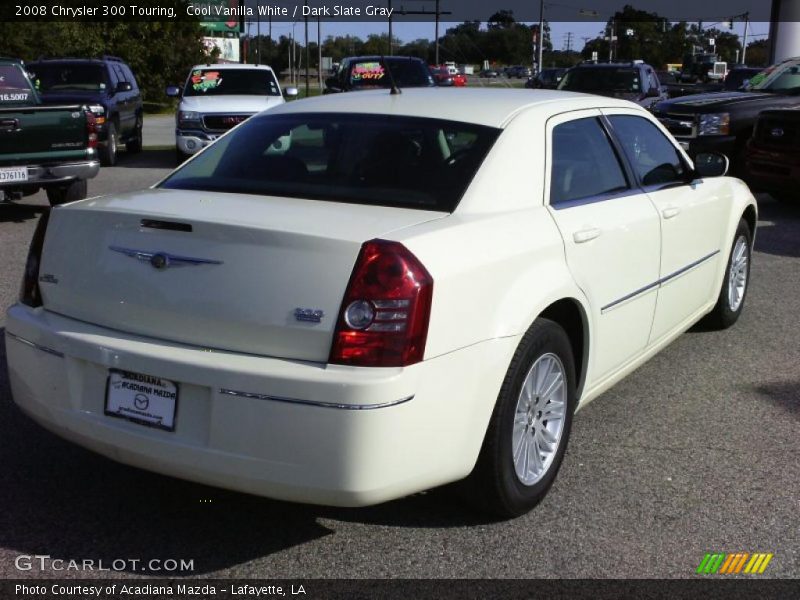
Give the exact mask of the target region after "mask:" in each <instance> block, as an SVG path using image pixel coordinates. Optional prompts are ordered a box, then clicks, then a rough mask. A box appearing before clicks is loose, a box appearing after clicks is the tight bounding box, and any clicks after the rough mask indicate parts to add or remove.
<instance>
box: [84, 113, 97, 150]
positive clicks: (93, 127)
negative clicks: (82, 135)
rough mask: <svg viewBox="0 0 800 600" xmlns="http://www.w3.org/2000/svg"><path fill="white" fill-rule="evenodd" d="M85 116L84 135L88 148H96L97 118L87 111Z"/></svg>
mask: <svg viewBox="0 0 800 600" xmlns="http://www.w3.org/2000/svg"><path fill="white" fill-rule="evenodd" d="M85 114H86V135H87V137H88V140H89V143H88V147H89V148H97V117H95V116H94V113H92V112H89V111H88V110H87V111H86V112H85Z"/></svg>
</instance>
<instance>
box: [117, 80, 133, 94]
mask: <svg viewBox="0 0 800 600" xmlns="http://www.w3.org/2000/svg"><path fill="white" fill-rule="evenodd" d="M132 89H133V86H132V85H131V84H130V82H128V81H120V82H119V83H118V84H117V87H116V89H115V90H114V91H115V92H130V91H131V90H132Z"/></svg>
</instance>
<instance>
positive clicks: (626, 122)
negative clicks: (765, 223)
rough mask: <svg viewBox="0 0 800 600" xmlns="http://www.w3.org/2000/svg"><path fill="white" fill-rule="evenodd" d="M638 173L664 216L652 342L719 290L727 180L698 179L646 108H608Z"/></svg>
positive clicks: (684, 320)
mask: <svg viewBox="0 0 800 600" xmlns="http://www.w3.org/2000/svg"><path fill="white" fill-rule="evenodd" d="M604 112H605V113H606V116H607V118H608V120H609V122H610V124H611V129H612V132H613V134H614V135H615V137H616V138H617V139H618V141H619V144H620V146H622V148H623V151H624V152H625V154H626V156H627V157H628V160H629V161H630V163H631V166H632V167H633V170H634V176H635V177H636V179H637V182H638V183H639V185H640V186H641V187H642V189H643V190H644V191H645V192H646V193H647V195H648V196H649V197H650V199H651V200H652V202H653V204H654V205H655V207H656V209H657V210H658V213H659V219H660V222H661V268H660V270H659V289H658V304H657V307H656V315H655V319H654V320H653V330H652V333H651V336H650V343H656V342H658V340H660V339H661V338H663V337H664V336H665V335H667V334H669V333H670V332H672V331H674V330H675V329H676V328H679V327H682V326H683V325H684V323H685V322H686V321H687V319H689V318H691V317H692V316H693V315H695V314H696V313H697V311H698V310H700V308H702V307H703V306H704V305H706V304H707V303H708V302H709V300H710V299H711V298H713V297H714V296H715V295H716V292H717V290H715V289H712V287H713V285H714V282H715V280H716V275H717V274H718V273H719V268H720V265H719V261H720V260H725V259H726V253H725V252H722V244H723V240H722V236H723V228H724V226H725V224H726V223H727V217H726V203H725V192H724V186H725V183H724V180H722V179H719V178H716V179H705V180H700V179H695V178H694V172H693V169H692V167H691V164H690V163H689V161H688V160H687V159H686V157H685V156H684V154H683V152H682V151H681V150H680V149H679V148H678V146H677V145H676V144H675V142H674V141H673V140H672V139H670V137H669V135H668V134H666V132H665V131H664V130H663V129H662V127H661V126H660V125H659V124H657V123H655V122H654V121H653V120H651V119H649V118H648V117H647V116H645V115H642V114H641V113H640V112H635V111H625V110H624V109H622V110H614V111H604Z"/></svg>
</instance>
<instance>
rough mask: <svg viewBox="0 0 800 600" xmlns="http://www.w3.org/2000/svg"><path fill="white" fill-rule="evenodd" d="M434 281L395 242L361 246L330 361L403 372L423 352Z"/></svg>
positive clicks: (420, 358)
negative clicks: (395, 368)
mask: <svg viewBox="0 0 800 600" xmlns="http://www.w3.org/2000/svg"><path fill="white" fill-rule="evenodd" d="M432 298H433V278H432V277H431V275H430V273H428V271H427V270H426V269H425V267H424V266H423V265H422V263H421V262H419V260H418V259H417V257H416V256H414V255H413V254H412V253H411V252H410V251H409V250H408V249H407V248H406V247H405V246H403V245H402V244H400V243H399V242H390V241H386V240H372V241H370V242H366V243H365V244H364V245H363V246H362V247H361V252H360V253H359V255H358V259H357V260H356V264H355V267H354V268H353V274H352V275H351V277H350V282H349V284H348V285H347V290H346V291H345V294H344V300H343V301H342V307H341V310H340V311H339V317H338V321H337V323H336V331H335V333H334V336H333V345H332V347H331V354H330V358H329V362H330V363H333V364H340V365H353V366H360V367H404V366H407V365H412V364H414V363H417V362H420V361H421V360H422V357H423V354H424V353H425V341H426V338H427V336H428V322H429V320H430V314H431V300H432Z"/></svg>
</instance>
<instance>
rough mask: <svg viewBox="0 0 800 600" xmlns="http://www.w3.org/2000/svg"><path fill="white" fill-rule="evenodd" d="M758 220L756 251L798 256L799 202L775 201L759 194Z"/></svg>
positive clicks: (799, 234)
mask: <svg viewBox="0 0 800 600" xmlns="http://www.w3.org/2000/svg"><path fill="white" fill-rule="evenodd" d="M758 220H759V225H758V230H757V231H756V248H755V249H756V252H764V253H766V254H774V255H777V256H789V257H792V258H799V257H800V202H798V203H795V204H793V203H789V202H777V201H775V200H772V198H771V197H770V196H768V195H763V194H762V195H759V198H758Z"/></svg>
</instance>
